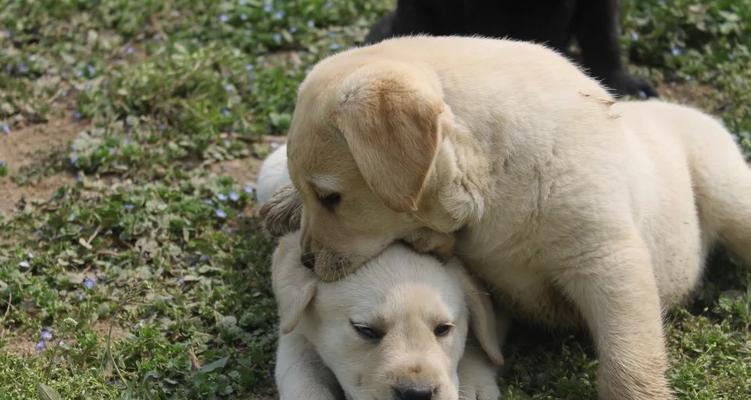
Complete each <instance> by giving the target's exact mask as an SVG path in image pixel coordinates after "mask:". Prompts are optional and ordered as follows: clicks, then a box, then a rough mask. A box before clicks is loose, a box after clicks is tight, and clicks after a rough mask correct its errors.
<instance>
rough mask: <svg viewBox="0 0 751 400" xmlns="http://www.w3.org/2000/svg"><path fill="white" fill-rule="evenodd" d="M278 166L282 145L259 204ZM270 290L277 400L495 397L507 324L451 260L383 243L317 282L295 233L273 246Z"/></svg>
mask: <svg viewBox="0 0 751 400" xmlns="http://www.w3.org/2000/svg"><path fill="white" fill-rule="evenodd" d="M286 161H287V159H286V146H282V147H280V148H278V149H277V150H275V151H274V152H273V153H272V154H270V155H269V156H268V157H267V158H266V160H265V161H264V163H263V165H262V168H261V171H260V173H259V176H258V187H257V190H258V191H257V193H258V194H259V196H258V201H259V203H261V204H262V205H263V204H266V202H267V201H268V199H269V197H270V194H273V192H275V191H278V189H279V188H281V187H283V186H284V185H288V184H290V181H289V176H288V174H287V172H286V171H287V162H286ZM268 207H272V208H273V207H282V209H284V205H281V206H280V205H279V204H275V203H269V205H268V206H267V208H266V209H264V214H266V215H274V214H278V213H279V212H284V210H276V211H275V210H270V209H268ZM266 222H267V223H271V221H266ZM267 227H268V228H270V230H271V231H275V229H274V228H273V227H271V226H267ZM272 282H273V289H274V295H275V297H276V299H277V302H278V304H279V315H280V330H281V334H280V338H279V347H278V350H277V363H276V381H277V387H278V390H279V394H280V397H281V399H282V400H297V399H303V398H304V399H309V400H326V399H339V398H342V397H343V396H345V395H346V397H347V398H348V399H371V398H372V399H392V398H394V399H401V400H410V399H415V400H427V399H436V400H441V399H446V400H454V399H457V398H459V399H466V400H496V399H498V397H499V395H500V393H499V391H498V386H497V383H496V370H497V368H496V366H495V365H494V363H495V364H500V363H502V360H503V358H502V356H501V353H500V343H501V342H502V341H503V337H504V336H505V332H506V321H505V320H501V319H498V320H497V319H496V315H495V313H494V310H493V307H492V304H491V302H490V299H489V297H488V295H487V293H483V292H481V291H480V289H479V287H478V286H477V285H476V284H475V282H474V281H473V280H472V278H470V277H469V276H468V275H467V274H466V272H465V271H464V270H463V268H462V267H461V266H460V264H459V262H458V261H457V260H456V259H454V260H452V261H450V262H449V263H448V264H446V265H443V264H441V263H440V262H438V260H436V259H434V258H432V257H429V256H425V255H420V254H417V253H415V252H414V251H412V250H409V249H407V248H406V247H405V246H403V245H392V246H390V247H389V248H388V249H387V250H385V251H384V252H383V253H382V254H381V255H379V256H378V257H376V258H375V259H373V260H371V261H370V262H368V263H367V264H366V265H364V266H363V267H362V268H361V269H360V270H359V271H358V272H357V273H354V274H352V275H350V276H349V277H347V278H345V279H342V280H340V281H338V282H334V283H324V282H320V281H319V280H318V277H317V276H316V275H315V274H314V273H313V272H312V271H310V270H309V269H306V268H305V267H304V266H303V265H302V264H300V238H299V232H298V233H293V234H289V235H287V236H285V237H284V238H282V239H281V240H280V242H279V246H278V247H277V249H276V252H275V253H274V258H273V262H272ZM469 325H471V326H472V331H473V332H474V335H472V334H470V332H468V327H469ZM475 337H476V338H477V339H476V340H477V341H478V342H479V345H478V343H476V342H475V340H473V339H474V338H475ZM468 338H469V339H470V340H469V343H466V342H467V339H468ZM465 343H466V348H465ZM491 360H492V361H491ZM342 389H343V391H342Z"/></svg>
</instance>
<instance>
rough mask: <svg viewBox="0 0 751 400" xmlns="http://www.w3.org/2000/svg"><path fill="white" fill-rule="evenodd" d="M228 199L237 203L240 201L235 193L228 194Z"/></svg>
mask: <svg viewBox="0 0 751 400" xmlns="http://www.w3.org/2000/svg"><path fill="white" fill-rule="evenodd" d="M229 199H230V200H232V201H238V200H240V195H239V194H237V192H235V191H232V192H229Z"/></svg>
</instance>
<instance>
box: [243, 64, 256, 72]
mask: <svg viewBox="0 0 751 400" xmlns="http://www.w3.org/2000/svg"><path fill="white" fill-rule="evenodd" d="M255 69H256V66H255V65H253V64H246V65H245V70H246V71H248V72H253V71H255Z"/></svg>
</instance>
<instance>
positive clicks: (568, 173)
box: [287, 37, 751, 400]
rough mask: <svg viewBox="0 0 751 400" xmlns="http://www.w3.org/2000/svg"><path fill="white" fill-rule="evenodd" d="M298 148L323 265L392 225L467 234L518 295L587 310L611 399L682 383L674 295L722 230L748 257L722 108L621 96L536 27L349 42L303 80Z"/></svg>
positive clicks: (535, 307) (740, 169)
mask: <svg viewBox="0 0 751 400" xmlns="http://www.w3.org/2000/svg"><path fill="white" fill-rule="evenodd" d="M288 153H289V171H290V177H291V179H292V181H293V182H294V185H295V187H296V189H297V192H298V194H299V196H300V198H301V200H302V203H303V205H304V212H303V213H302V238H301V244H302V247H303V255H302V259H301V261H302V262H303V263H305V264H307V265H310V266H311V267H314V268H315V271H316V273H317V274H318V275H319V276H321V277H322V278H324V279H326V280H335V279H339V278H341V277H343V276H346V275H347V274H349V273H351V272H352V271H354V270H356V269H357V268H358V267H359V266H360V265H362V264H363V263H364V262H366V261H367V260H369V259H371V258H372V257H374V256H376V255H377V254H379V253H380V252H381V251H383V249H385V248H386V247H387V246H388V245H389V244H390V243H392V242H393V241H395V240H404V241H407V242H410V243H411V244H412V245H413V247H414V248H416V249H418V250H420V251H432V250H434V249H435V248H437V247H444V248H445V247H448V246H449V245H450V244H451V242H452V241H453V240H454V239H455V240H456V246H455V249H456V254H457V255H458V256H460V257H461V258H462V261H463V262H464V264H465V266H466V267H467V268H468V269H469V270H470V271H472V272H474V273H476V274H477V275H478V276H479V277H481V278H482V279H483V280H485V281H486V282H487V283H489V284H490V285H492V286H493V287H494V289H496V291H497V293H498V295H499V297H500V298H501V299H502V301H503V302H504V303H505V304H507V305H508V306H509V307H510V308H511V309H512V310H513V311H518V312H519V313H520V314H521V315H522V316H526V317H528V318H530V319H533V320H537V321H541V322H543V323H546V324H548V325H551V326H554V327H572V326H578V325H585V326H586V327H587V328H588V329H589V331H590V333H591V335H592V338H593V341H594V343H595V347H596V349H597V353H598V358H599V371H598V393H599V397H600V398H602V399H639V400H653V399H671V398H673V395H672V393H671V391H670V389H669V387H668V384H667V380H666V378H665V372H666V369H667V355H666V351H665V346H664V340H663V333H662V318H661V316H662V311H663V310H664V309H666V308H668V307H672V306H674V305H676V304H677V303H679V302H681V301H682V300H683V299H685V298H686V297H688V296H689V295H690V293H691V292H692V290H693V289H694V287H695V286H696V284H697V283H698V281H699V279H700V276H701V273H702V270H703V266H704V258H705V256H706V254H707V251H708V249H709V248H710V247H711V246H712V245H713V244H714V243H715V242H720V243H722V244H724V245H726V246H728V248H729V249H730V250H731V251H733V252H734V253H735V254H737V255H738V256H739V257H740V258H741V259H742V260H743V261H744V262H746V263H748V264H749V265H751V171H750V170H749V168H748V166H747V165H746V164H745V162H744V160H743V157H742V155H741V153H740V151H739V150H738V147H737V145H736V144H735V142H734V141H733V139H732V137H731V135H730V134H729V133H728V132H727V131H726V130H725V129H724V127H723V126H722V125H721V124H720V123H718V122H717V121H715V120H714V119H712V118H711V117H709V116H707V115H705V114H702V113H700V112H698V111H696V110H693V109H690V108H686V107H680V106H676V105H671V104H666V103H660V102H654V101H650V102H635V103H615V102H614V101H613V99H612V98H611V97H610V95H609V94H608V93H607V91H606V90H605V89H604V88H603V87H602V86H600V85H599V84H598V83H597V82H596V81H594V80H593V79H591V78H588V77H587V76H586V75H584V74H583V73H582V72H581V71H579V70H578V69H577V68H576V67H575V66H574V65H572V64H571V63H570V62H568V61H567V60H566V59H565V58H563V57H561V56H560V55H558V54H557V53H555V52H552V51H550V50H548V49H546V48H544V47H542V46H539V45H533V44H529V43H522V42H513V41H506V40H491V39H478V38H456V37H447V38H429V37H412V38H402V39H393V40H389V41H385V42H381V43H380V44H378V45H374V46H369V47H363V48H358V49H353V50H349V51H346V52H342V53H339V54H337V55H335V56H332V57H330V58H328V59H326V60H323V61H322V62H320V63H319V64H318V65H317V66H316V67H315V68H314V69H313V70H312V71H311V73H310V74H309V75H308V77H307V78H306V80H305V81H304V82H303V84H302V85H301V87H300V91H299V95H298V100H297V105H296V109H295V113H294V117H293V120H292V125H291V129H290V132H289V135H288ZM288 194H292V192H289V193H288ZM287 203H288V204H296V203H298V202H297V201H295V200H287Z"/></svg>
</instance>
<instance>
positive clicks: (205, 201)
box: [203, 199, 214, 206]
mask: <svg viewBox="0 0 751 400" xmlns="http://www.w3.org/2000/svg"><path fill="white" fill-rule="evenodd" d="M203 202H204V204H206V205H209V206H213V205H214V201H213V200H211V199H206V200H204V201H203Z"/></svg>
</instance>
